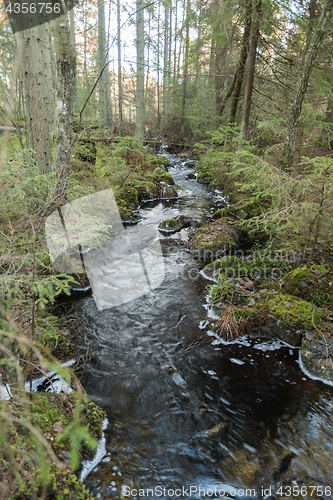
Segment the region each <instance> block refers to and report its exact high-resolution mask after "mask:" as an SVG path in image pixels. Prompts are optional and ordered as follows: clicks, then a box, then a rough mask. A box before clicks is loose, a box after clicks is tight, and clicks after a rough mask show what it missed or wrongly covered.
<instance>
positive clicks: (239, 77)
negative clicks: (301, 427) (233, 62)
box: [229, 0, 252, 123]
mask: <svg viewBox="0 0 333 500" xmlns="http://www.w3.org/2000/svg"><path fill="white" fill-rule="evenodd" d="M251 12H252V1H251V0H246V7H245V22H244V34H243V39H242V49H241V54H240V58H239V61H238V65H237V70H236V75H235V81H234V91H233V96H232V101H231V110H230V117H229V121H230V123H234V122H235V121H236V113H237V106H238V102H239V97H240V93H241V90H242V83H243V76H244V68H245V64H246V59H247V55H248V44H249V37H250V30H251Z"/></svg>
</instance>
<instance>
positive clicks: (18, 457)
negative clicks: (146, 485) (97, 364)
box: [0, 392, 105, 500]
mask: <svg viewBox="0 0 333 500" xmlns="http://www.w3.org/2000/svg"><path fill="white" fill-rule="evenodd" d="M27 404H28V406H29V408H27V409H24V408H23V407H22V405H18V404H15V403H14V401H13V400H12V401H10V402H9V403H7V405H6V406H7V407H6V411H7V412H9V411H10V414H11V415H12V420H11V421H10V420H7V421H6V424H5V425H6V427H7V429H6V431H7V436H9V442H7V443H6V445H7V446H6V449H5V450H3V452H2V455H1V458H0V485H1V495H2V496H1V498H8V499H9V498H11V499H13V500H23V499H33V498H38V499H39V498H47V499H50V500H53V499H54V500H67V499H68V500H69V499H71V500H72V499H73V500H74V499H75V500H88V499H90V498H91V497H90V495H88V493H87V491H86V489H85V486H84V484H83V483H81V482H80V481H79V479H78V476H77V470H76V467H75V466H73V465H71V446H72V438H71V434H67V435H65V436H64V438H62V433H63V431H64V429H66V426H70V425H71V423H72V422H73V419H74V418H75V417H74V415H75V413H76V412H77V405H79V410H80V411H79V418H80V423H81V425H82V429H83V430H86V431H88V432H89V433H90V435H91V436H92V437H93V438H95V439H98V438H99V437H100V436H101V425H102V422H103V420H104V419H105V413H104V412H103V411H102V410H101V409H100V408H98V407H97V406H96V405H95V404H94V403H93V402H92V401H90V400H89V399H88V398H87V397H85V396H84V397H83V399H82V400H81V399H80V398H79V396H78V395H77V394H76V393H75V392H73V393H71V394H67V395H65V394H54V393H34V394H33V395H32V398H31V400H29V401H28V403H27ZM26 411H28V414H27V415H28V418H25V417H24V415H22V413H23V414H25V413H26ZM15 419H16V420H15ZM18 421H27V422H28V424H30V425H31V426H33V429H34V432H35V434H34V435H33V434H32V433H31V432H29V428H27V427H26V426H24V425H19V424H18V423H17V422H18ZM36 437H37V438H36ZM42 440H44V441H46V443H47V446H48V447H49V449H50V450H51V451H52V452H53V453H54V457H55V459H56V460H57V461H58V464H56V463H55V462H54V461H51V462H49V460H47V459H46V456H44V455H43V452H42V445H43V442H42ZM92 453H93V452H92V450H91V449H89V448H87V447H84V448H83V449H82V452H81V456H84V457H85V458H91V457H92ZM43 461H44V463H42V462H43ZM3 495H6V496H3Z"/></svg>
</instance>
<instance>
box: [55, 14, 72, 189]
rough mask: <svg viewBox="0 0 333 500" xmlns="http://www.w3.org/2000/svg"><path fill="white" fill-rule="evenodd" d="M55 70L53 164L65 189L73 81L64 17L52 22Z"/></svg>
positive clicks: (70, 44) (69, 42) (67, 27)
mask: <svg viewBox="0 0 333 500" xmlns="http://www.w3.org/2000/svg"><path fill="white" fill-rule="evenodd" d="M52 31H53V36H54V49H55V56H56V69H57V95H56V136H55V138H54V164H55V170H56V172H57V173H58V175H60V176H61V178H62V179H63V185H62V186H61V187H64V186H65V182H66V179H67V177H68V174H69V170H70V156H71V138H72V122H73V102H74V95H75V81H76V57H75V48H74V46H73V45H72V43H71V34H70V29H69V23H68V17H67V14H64V15H63V16H60V17H58V18H56V19H54V20H53V21H52Z"/></svg>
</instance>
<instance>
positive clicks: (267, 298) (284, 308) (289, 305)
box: [258, 293, 323, 330]
mask: <svg viewBox="0 0 333 500" xmlns="http://www.w3.org/2000/svg"><path fill="white" fill-rule="evenodd" d="M261 295H263V296H262V297H261V299H260V301H259V303H258V306H259V309H260V310H266V311H268V312H269V313H270V314H272V315H273V316H274V317H275V318H276V319H277V320H279V321H280V322H281V323H283V324H284V325H285V326H286V327H287V328H291V329H300V330H311V329H313V328H314V326H313V322H314V323H315V324H316V325H318V324H320V322H321V320H322V318H323V313H318V312H317V311H315V310H314V309H313V305H312V304H311V303H310V302H307V301H306V300H303V299H300V298H297V297H294V296H292V295H289V294H285V293H278V294H276V295H270V294H261Z"/></svg>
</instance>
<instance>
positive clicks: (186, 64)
mask: <svg viewBox="0 0 333 500" xmlns="http://www.w3.org/2000/svg"><path fill="white" fill-rule="evenodd" d="M190 10H191V1H190V0H187V2H186V34H185V54H184V55H185V57H184V77H183V96H182V118H185V115H186V97H187V83H188V74H187V73H188V58H189V45H190V19H189V16H190Z"/></svg>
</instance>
